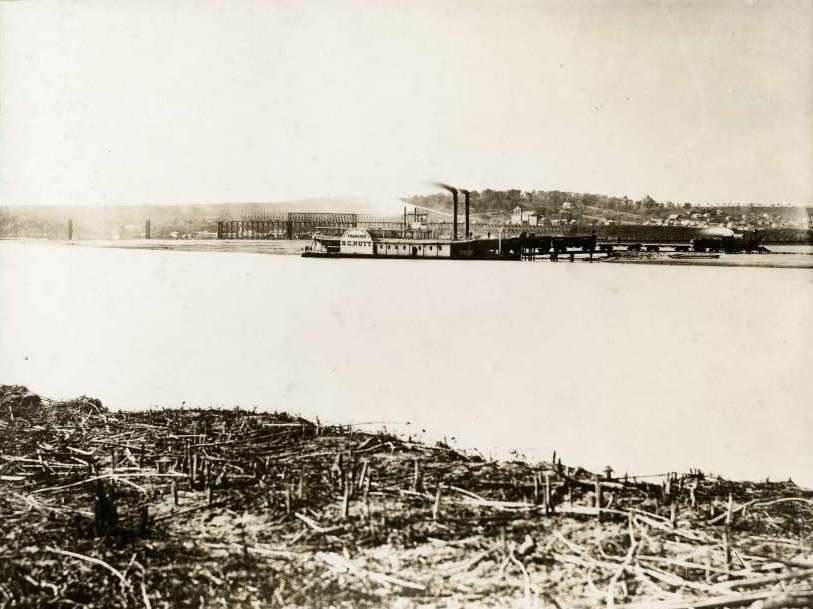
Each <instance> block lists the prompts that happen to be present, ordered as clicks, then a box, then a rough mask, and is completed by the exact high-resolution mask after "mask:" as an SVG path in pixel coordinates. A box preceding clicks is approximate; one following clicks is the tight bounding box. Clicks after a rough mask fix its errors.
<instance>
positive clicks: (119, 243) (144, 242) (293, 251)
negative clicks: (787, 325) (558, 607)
mask: <svg viewBox="0 0 813 609" xmlns="http://www.w3.org/2000/svg"><path fill="white" fill-rule="evenodd" d="M0 242H13V243H33V244H51V245H64V246H67V245H70V246H80V247H95V248H109V249H132V250H153V251H176V252H223V253H239V254H266V255H269V254H271V255H281V256H297V255H299V254H300V253H301V252H302V248H303V247H304V245H305V244H306V243H307V240H303V239H294V240H281V239H267V240H248V239H245V240H244V239H237V240H225V239H122V240H112V239H111V240H101V239H100V240H96V239H88V240H77V241H66V240H53V239H31V238H2V239H0ZM785 247H787V246H785ZM721 256H722V257H721V258H718V259H700V258H698V259H693V258H684V259H675V258H668V257H667V256H666V255H663V254H661V255H659V256H655V257H651V258H643V257H642V258H609V259H607V258H601V259H599V260H597V261H596V262H601V263H605V264H607V263H609V264H645V265H654V266H658V265H660V266H714V267H734V268H737V267H738V268H765V269H808V270H809V269H813V251H810V252H773V253H771V254H721ZM726 256H727V257H726ZM731 256H736V258H733V259H732V258H731ZM788 256H793V257H794V259H792V260H791V259H788ZM796 257H805V258H806V259H803V260H798V259H796ZM538 262H547V261H546V260H544V259H540V260H539V261H538ZM579 262H584V261H583V260H579ZM557 264H568V261H567V260H560V261H559V262H557Z"/></svg>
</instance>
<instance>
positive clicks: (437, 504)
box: [432, 482, 443, 520]
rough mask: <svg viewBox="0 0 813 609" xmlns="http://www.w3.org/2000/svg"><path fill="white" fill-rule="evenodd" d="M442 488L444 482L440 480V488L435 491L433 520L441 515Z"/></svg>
mask: <svg viewBox="0 0 813 609" xmlns="http://www.w3.org/2000/svg"><path fill="white" fill-rule="evenodd" d="M442 488H443V484H441V483H440V482H438V489H437V491H436V492H435V504H434V505H433V506H432V520H437V519H438V516H439V515H440V493H441V489H442Z"/></svg>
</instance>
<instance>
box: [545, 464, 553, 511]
mask: <svg viewBox="0 0 813 609" xmlns="http://www.w3.org/2000/svg"><path fill="white" fill-rule="evenodd" d="M551 500H552V495H551V492H550V472H549V471H546V472H545V514H547V515H550V514H551V513H552V512H553V503H552V501H551Z"/></svg>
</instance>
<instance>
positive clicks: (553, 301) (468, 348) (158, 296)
mask: <svg viewBox="0 0 813 609" xmlns="http://www.w3.org/2000/svg"><path fill="white" fill-rule="evenodd" d="M0 319H2V330H1V331H0V382H4V383H20V384H25V385H28V386H29V387H30V388H31V389H32V390H34V391H37V392H39V393H42V394H44V395H48V396H50V397H55V398H66V397H72V396H75V395H78V394H82V393H85V394H88V395H92V396H95V397H98V398H100V399H102V400H103V402H104V403H105V404H107V405H108V406H110V407H113V408H124V409H134V408H143V407H146V406H148V405H151V404H152V405H159V406H173V407H174V406H179V405H181V404H182V403H186V404H187V405H190V406H214V405H220V406H234V405H240V406H242V407H248V408H251V407H257V408H262V409H270V410H287V411H293V412H297V413H300V414H303V415H305V416H308V417H314V416H318V417H320V419H321V420H322V421H330V422H343V423H346V422H356V423H369V422H382V421H383V422H388V423H387V425H388V427H389V428H390V429H392V430H394V431H398V432H399V433H406V434H413V435H415V436H418V437H422V436H423V437H428V438H442V437H446V439H447V440H448V441H449V442H450V443H452V444H453V445H456V446H459V447H466V448H478V449H480V450H482V451H483V452H484V453H485V454H487V455H505V454H506V452H507V451H510V450H515V451H516V452H517V453H519V454H521V455H524V456H527V457H528V458H531V459H538V458H547V457H549V455H550V454H551V452H552V451H553V450H556V451H557V452H558V454H559V455H561V456H562V458H563V460H564V461H565V462H566V463H569V464H572V465H584V466H586V467H591V468H596V467H602V466H604V465H608V464H609V465H612V466H613V467H614V468H615V469H616V470H617V471H625V470H626V471H629V472H630V473H633V472H635V473H638V474H657V473H662V472H666V471H670V470H685V469H687V468H689V467H700V468H703V469H704V470H707V471H715V472H719V473H721V474H723V475H726V476H731V477H736V478H752V479H754V478H764V477H766V476H770V477H771V478H772V479H787V478H788V477H789V476H792V477H793V478H794V480H797V481H801V482H803V483H805V484H808V485H813V271H811V270H809V269H793V268H788V269H777V268H724V267H701V266H687V267H684V266H650V265H610V264H587V263H580V264H569V263H559V264H552V263H516V262H458V261H443V262H441V261H432V262H422V263H418V262H414V261H408V260H405V261H398V260H358V261H347V260H317V259H302V258H299V257H296V256H282V255H261V254H253V253H241V252H232V253H228V254H226V253H219V252H202V251H191V252H189V251H160V250H158V251H156V250H131V249H103V248H89V247H70V246H65V245H52V244H39V243H38V244H30V243H15V242H0ZM406 422H409V425H406V424H405V423H406ZM370 427H371V428H378V427H380V424H373V425H370Z"/></svg>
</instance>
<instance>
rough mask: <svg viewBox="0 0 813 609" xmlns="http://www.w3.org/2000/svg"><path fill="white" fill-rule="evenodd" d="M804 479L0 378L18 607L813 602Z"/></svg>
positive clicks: (0, 454) (1, 452) (0, 486)
mask: <svg viewBox="0 0 813 609" xmlns="http://www.w3.org/2000/svg"><path fill="white" fill-rule="evenodd" d="M812 526H813V493H811V492H810V491H807V490H804V489H800V488H799V487H797V486H796V485H795V484H793V483H792V482H783V483H776V482H764V483H744V482H729V481H726V480H722V479H719V478H717V477H714V476H709V475H704V474H703V473H702V472H700V471H691V472H688V473H682V474H676V473H670V474H667V475H664V476H663V477H660V478H654V479H646V480H641V479H636V478H631V477H628V476H622V477H618V476H614V475H613V474H612V472H611V471H609V470H608V471H606V472H603V473H601V474H600V475H594V474H591V473H589V472H587V471H584V470H582V469H578V468H573V467H568V466H567V465H564V464H562V463H561V461H560V460H559V459H557V458H556V457H555V455H554V458H552V459H551V461H550V462H547V463H539V464H534V465H532V464H528V463H524V462H494V461H486V460H484V459H482V458H481V457H477V456H468V455H464V454H461V453H459V452H456V451H455V450H452V449H451V448H449V447H448V446H446V445H442V444H439V445H435V446H429V445H426V444H421V443H416V442H410V441H407V440H405V439H402V438H397V437H395V436H393V435H389V434H386V433H367V432H361V431H358V430H355V429H353V428H350V427H335V426H322V425H320V424H319V423H318V422H317V423H312V422H309V421H306V420H303V419H300V418H296V417H291V416H289V415H286V414H280V413H273V414H269V413H255V412H248V411H245V410H240V409H234V410H185V409H184V410H181V409H175V410H147V411H143V412H137V413H113V412H109V411H108V410H107V409H105V408H104V406H103V405H102V404H101V403H99V402H98V401H97V400H93V399H91V398H87V397H81V398H78V399H76V400H72V401H69V402H53V401H50V400H47V399H45V398H41V397H40V396H37V395H35V394H32V393H30V392H29V391H28V390H27V389H26V388H24V387H20V386H0V609H5V608H6V607H82V606H91V605H92V606H95V607H146V608H159V607H288V606H307V607H327V606H348V607H350V606H352V607H359V606H362V607H363V606H369V607H379V606H392V607H413V606H421V607H424V606H429V607H434V606H438V607H456V606H489V607H494V606H500V607H525V606H535V607H562V608H564V607H627V608H631V607H640V608H642V609H643V608H644V607H647V608H649V607H654V608H661V609H667V608H668V609H672V608H675V609H677V608H680V607H697V608H701V607H703V608H713V607H753V608H762V609H771V608H781V607H811V606H813V583H811V582H812V581H813V548H811V546H813V531H812V530H811V527H812Z"/></svg>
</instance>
